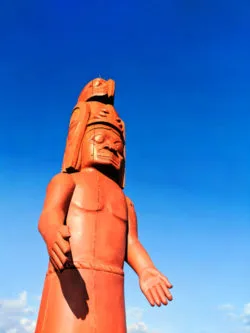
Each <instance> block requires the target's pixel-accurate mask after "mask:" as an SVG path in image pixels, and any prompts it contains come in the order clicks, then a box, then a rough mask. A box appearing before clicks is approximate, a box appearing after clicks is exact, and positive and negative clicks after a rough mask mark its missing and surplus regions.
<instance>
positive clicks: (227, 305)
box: [218, 303, 235, 311]
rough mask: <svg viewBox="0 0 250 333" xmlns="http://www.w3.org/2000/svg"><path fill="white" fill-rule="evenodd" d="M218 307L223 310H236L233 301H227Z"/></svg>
mask: <svg viewBox="0 0 250 333" xmlns="http://www.w3.org/2000/svg"><path fill="white" fill-rule="evenodd" d="M218 309H219V310H221V311H234V310H235V307H234V305H233V304H231V303H225V304H221V305H219V306H218Z"/></svg>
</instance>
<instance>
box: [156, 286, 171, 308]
mask: <svg viewBox="0 0 250 333" xmlns="http://www.w3.org/2000/svg"><path fill="white" fill-rule="evenodd" d="M156 290H157V293H158V296H159V298H160V300H161V302H162V303H163V304H165V305H167V304H168V301H167V297H166V296H165V293H164V291H163V289H162V288H161V286H160V285H157V286H156Z"/></svg>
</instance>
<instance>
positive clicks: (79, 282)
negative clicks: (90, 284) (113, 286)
mask: <svg viewBox="0 0 250 333" xmlns="http://www.w3.org/2000/svg"><path fill="white" fill-rule="evenodd" d="M68 273H70V276H69V274H68ZM56 274H57V276H58V279H59V281H60V285H61V289H62V293H63V296H64V298H65V300H66V302H67V303H68V305H69V307H70V309H71V311H72V313H73V314H74V315H75V317H76V318H78V319H79V318H80V319H85V318H86V317H87V315H88V313H89V307H88V300H89V295H88V292H87V288H86V284H85V282H84V281H83V278H82V277H81V274H79V272H78V270H77V269H74V268H73V267H72V268H71V269H70V271H69V269H67V270H64V271H63V272H62V273H59V272H57V273H56Z"/></svg>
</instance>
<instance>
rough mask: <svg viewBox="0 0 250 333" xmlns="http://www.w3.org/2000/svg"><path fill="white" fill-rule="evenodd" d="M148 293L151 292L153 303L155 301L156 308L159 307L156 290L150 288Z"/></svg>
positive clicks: (159, 302)
mask: <svg viewBox="0 0 250 333" xmlns="http://www.w3.org/2000/svg"><path fill="white" fill-rule="evenodd" d="M150 291H151V293H152V296H153V298H154V301H155V303H156V305H157V306H161V301H160V297H159V295H158V292H157V290H156V288H155V287H152V288H150Z"/></svg>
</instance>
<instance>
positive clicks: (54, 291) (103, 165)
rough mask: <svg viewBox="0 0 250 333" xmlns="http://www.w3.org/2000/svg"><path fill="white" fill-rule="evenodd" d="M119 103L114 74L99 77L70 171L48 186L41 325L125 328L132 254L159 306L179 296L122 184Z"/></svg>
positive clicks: (58, 332) (121, 332)
mask: <svg viewBox="0 0 250 333" xmlns="http://www.w3.org/2000/svg"><path fill="white" fill-rule="evenodd" d="M113 104H114V81H113V80H108V81H105V80H103V79H101V78H98V79H95V80H93V81H91V82H89V83H88V84H87V85H86V86H85V88H84V89H83V91H82V92H81V94H80V96H79V99H78V102H77V105H76V106H75V108H74V109H73V112H72V115H71V119H70V125H69V132H68V137H67V143H66V149H65V153H64V159H63V167H62V172H61V173H59V174H57V175H56V176H55V177H54V178H52V180H51V181H50V183H49V185H48V187H47V193H46V198H45V203H44V207H43V211H42V214H41V217H40V220H39V225H38V229H39V231H40V233H41V235H42V237H43V239H44V241H45V243H46V246H47V250H48V254H49V259H50V260H49V266H48V271H47V274H46V278H45V283H44V289H43V294H42V300H41V305H40V310H39V315H38V320H37V327H36V331H35V332H36V333H125V332H126V320H125V306H124V272H123V266H124V262H127V263H128V264H129V265H130V266H131V267H132V268H133V269H134V271H135V272H136V273H137V274H138V277H139V284H140V288H141V290H142V292H143V294H144V295H145V296H146V298H147V300H148V301H149V303H150V304H151V305H152V306H154V305H158V306H160V305H161V304H165V305H166V304H167V303H168V300H172V296H171V293H170V291H169V289H170V288H171V287H172V286H171V283H170V282H169V281H168V279H167V278H166V277H165V276H164V275H162V274H161V273H160V272H159V271H158V270H157V269H156V268H155V266H154V264H153V262H152V261H151V259H150V257H149V255H148V254H147V252H146V250H145V249H144V248H143V246H142V244H141V243H140V241H139V239H138V234H137V219H136V213H135V210H134V205H133V203H132V201H131V200H130V199H129V198H128V197H126V196H125V195H124V193H123V191H122V189H123V188H124V174H125V128H124V123H123V121H122V120H121V119H120V118H119V115H118V114H117V112H116V110H115V108H114V106H113Z"/></svg>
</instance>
